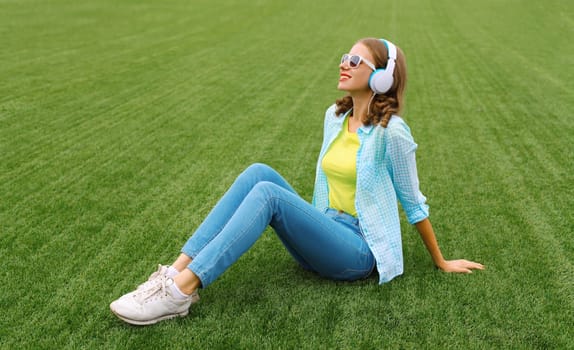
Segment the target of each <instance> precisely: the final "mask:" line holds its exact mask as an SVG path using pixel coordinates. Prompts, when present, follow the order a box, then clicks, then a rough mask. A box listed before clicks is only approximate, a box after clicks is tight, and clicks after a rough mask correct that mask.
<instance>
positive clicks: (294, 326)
mask: <svg viewBox="0 0 574 350" xmlns="http://www.w3.org/2000/svg"><path fill="white" fill-rule="evenodd" d="M573 34H574V3H572V2H571V1H567V0H553V1H534V0H528V1H527V0H507V1H501V0H483V1H470V0H457V1H434V0H402V1H368V0H358V1H347V2H342V1H328V0H317V1H303V0H290V1H279V0H273V1H272V0H252V1H241V2H240V1H233V0H210V1H208V0H165V1H149V0H138V1H134V0H131V1H130V0H120V1H111V0H100V1H93V0H87V1H81V2H80V1H71V0H47V1H32V0H19V1H15V0H0V257H1V261H2V269H1V270H0V283H1V293H0V310H1V313H0V348H2V349H18V348H24V349H28V348H29V349H32V348H33V349H37V348H43V349H72V348H86V349H96V348H101V349H114V348H115V349H143V348H150V349H162V348H166V349H167V348H171V349H183V348H185V349H194V348H203V349H211V348H220V349H230V348H245V349H251V348H275V349H290V348H291V349H296V348H305V349H334V348H340V349H383V348H386V349H395V348H403V349H407V348H428V349H439V348H453V349H493V348H527V349H528V348H532V349H549V348H552V349H553V348H556V349H566V348H570V349H572V348H574V340H572V339H574V332H573V324H574V283H573V281H574V243H573V242H574V239H573V238H574V229H573V224H574V215H573V210H572V208H573V207H574V190H573V187H574V175H573V174H574V148H573V140H574V118H573V117H574V113H573V112H574V108H573V102H574V85H573V84H572V81H574V68H573V67H574V59H573V58H572V57H574V45H573V44H572V36H573ZM365 36H382V37H386V38H389V39H391V40H393V41H395V42H396V43H397V44H398V45H399V46H401V47H402V48H403V50H404V51H405V53H406V56H407V62H408V64H409V78H410V80H409V86H408V91H407V109H406V111H405V112H404V117H405V119H406V120H407V122H408V123H409V125H410V127H411V129H412V131H413V135H414V137H415V139H416V141H417V142H418V144H419V151H418V153H417V155H418V166H419V175H420V178H421V188H422V190H423V192H424V193H425V195H426V196H427V197H428V199H429V205H430V206H431V220H432V222H433V224H434V226H435V229H436V231H437V236H438V239H439V243H440V244H441V247H442V250H443V253H444V254H445V256H446V257H447V258H468V259H473V260H477V261H480V262H482V263H484V264H485V265H486V266H487V269H486V270H485V271H481V272H477V273H474V274H471V275H464V276H462V275H451V274H445V273H441V272H439V271H437V270H436V269H434V268H433V266H432V262H431V260H430V257H429V256H428V253H427V252H426V250H425V249H424V247H423V245H422V243H421V240H420V238H419V237H418V235H417V233H416V231H415V230H414V228H413V227H410V226H408V225H407V224H406V221H405V220H404V217H403V218H402V220H403V222H404V223H405V225H404V226H403V240H404V255H405V274H404V275H403V276H401V277H399V278H397V279H396V280H394V281H392V282H391V283H389V284H386V285H383V286H379V285H378V284H377V281H376V277H374V278H371V279H369V280H366V281H361V282H356V283H338V282H332V281H328V280H323V279H320V278H318V277H317V276H315V275H313V274H310V273H307V272H304V271H302V270H301V269H299V268H298V267H297V266H296V264H295V263H294V262H293V260H292V259H291V258H290V257H289V255H288V253H287V252H286V251H285V250H284V249H283V248H282V246H281V244H280V242H279V240H278V239H277V238H276V237H275V236H274V234H273V233H272V231H271V230H269V232H266V234H265V235H264V236H263V237H262V238H261V239H260V240H259V241H258V242H257V243H256V245H255V246H254V247H253V248H252V249H251V250H250V251H249V252H248V253H247V254H246V255H244V256H243V257H242V258H241V259H240V260H239V261H238V263H237V264H236V265H234V266H233V267H232V268H231V269H230V270H228V271H227V273H225V274H224V275H223V276H222V277H221V278H220V279H219V280H218V281H217V282H216V283H215V284H213V285H211V286H210V287H209V288H207V289H205V290H204V291H202V293H201V296H202V301H201V302H200V303H199V304H198V305H197V306H196V307H193V308H192V310H191V314H190V316H189V317H187V318H183V319H178V320H173V321H169V322H164V323H161V324H158V325H156V326H152V327H145V328H137V327H131V326H127V325H125V324H123V323H122V322H120V321H119V320H117V319H116V318H115V317H114V316H113V315H112V314H111V313H110V311H109V308H108V305H109V303H110V302H111V301H112V300H114V299H115V298H117V297H118V296H120V295H121V294H123V293H125V292H127V291H130V290H131V289H133V288H134V287H135V286H136V285H137V284H138V283H140V282H142V281H143V279H145V278H146V277H147V276H148V274H149V273H151V272H152V271H153V270H154V269H155V266H156V264H157V263H169V262H171V261H172V259H173V258H175V256H176V254H177V252H178V251H179V249H180V247H181V245H182V244H183V243H184V242H185V240H186V239H187V237H188V236H189V235H190V234H191V233H193V230H194V228H195V227H196V226H197V225H198V224H199V223H200V222H201V220H202V218H203V217H204V216H205V215H206V214H207V213H208V211H209V210H210V208H211V207H212V206H213V205H214V203H215V202H216V201H217V199H218V198H219V197H220V196H221V195H222V193H223V192H224V191H225V189H226V188H227V187H228V186H229V185H230V184H231V182H232V181H233V179H234V178H235V176H236V175H237V174H238V173H239V172H241V171H242V170H243V169H244V168H245V167H246V166H247V165H249V164H251V163H253V162H264V163H268V164H270V165H272V166H273V167H275V168H276V169H277V170H279V171H280V172H281V173H282V174H283V175H284V176H285V177H286V178H287V179H288V180H289V181H291V183H292V184H293V186H294V187H295V188H296V189H297V190H298V191H299V192H300V193H301V194H302V195H303V196H304V197H305V198H307V199H309V200H310V198H311V193H312V184H313V178H314V168H315V161H316V157H317V155H318V151H319V147H320V143H321V137H322V129H321V128H322V122H323V114H324V110H325V109H326V108H327V107H328V106H329V105H330V104H331V103H333V102H334V100H335V99H336V98H337V97H339V96H341V93H340V92H339V91H337V90H336V83H337V79H338V67H337V64H338V60H339V58H340V55H341V53H343V52H346V51H347V50H349V48H350V47H351V46H352V45H353V43H354V41H355V40H357V39H358V38H361V37H365Z"/></svg>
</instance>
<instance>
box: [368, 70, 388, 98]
mask: <svg viewBox="0 0 574 350" xmlns="http://www.w3.org/2000/svg"><path fill="white" fill-rule="evenodd" d="M392 86H393V74H392V73H390V74H389V72H387V70H386V69H377V70H375V71H374V72H372V73H371V76H370V77H369V87H370V88H371V90H373V92H374V93H376V94H384V93H385V92H387V91H389V90H390V89H391V87H392Z"/></svg>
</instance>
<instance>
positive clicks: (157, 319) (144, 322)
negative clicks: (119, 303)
mask: <svg viewBox="0 0 574 350" xmlns="http://www.w3.org/2000/svg"><path fill="white" fill-rule="evenodd" d="M110 310H112V313H113V314H114V315H116V316H117V317H118V318H119V319H120V320H122V321H124V322H126V323H129V324H132V325H135V326H147V325H151V324H155V323H158V322H159V321H164V320H169V319H171V318H176V317H185V316H187V315H188V314H189V310H186V311H183V312H180V313H177V314H170V315H164V316H161V317H158V318H154V319H152V320H145V321H138V320H132V319H130V318H127V317H124V316H122V315H120V314H118V313H117V312H116V311H115V310H114V309H112V308H111V307H110Z"/></svg>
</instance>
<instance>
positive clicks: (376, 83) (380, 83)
mask: <svg viewBox="0 0 574 350" xmlns="http://www.w3.org/2000/svg"><path fill="white" fill-rule="evenodd" d="M379 40H381V41H382V42H383V44H385V46H386V47H387V52H388V58H387V67H386V68H379V69H377V70H375V71H374V72H372V73H371V76H370V77H369V87H370V88H371V90H373V92H374V93H375V94H384V93H385V92H387V91H389V90H390V89H391V87H392V86H393V80H394V79H393V72H394V70H395V61H396V60H397V47H396V46H395V45H394V44H393V43H392V42H390V41H388V40H385V39H379Z"/></svg>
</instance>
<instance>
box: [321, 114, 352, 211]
mask: <svg viewBox="0 0 574 350" xmlns="http://www.w3.org/2000/svg"><path fill="white" fill-rule="evenodd" d="M359 145H360V143H359V136H358V135H357V134H356V133H352V132H349V118H348V117H346V118H345V121H344V123H343V130H341V132H340V133H339V135H338V136H337V138H336V139H335V141H333V143H332V144H331V146H330V147H329V150H328V151H327V153H326V154H325V156H324V157H323V160H322V162H321V167H323V171H324V172H325V175H327V184H328V186H329V206H330V207H331V208H333V209H337V210H342V211H344V212H346V213H348V214H351V215H353V216H357V209H355V188H356V185H357V151H358V150H359Z"/></svg>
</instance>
